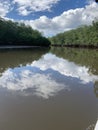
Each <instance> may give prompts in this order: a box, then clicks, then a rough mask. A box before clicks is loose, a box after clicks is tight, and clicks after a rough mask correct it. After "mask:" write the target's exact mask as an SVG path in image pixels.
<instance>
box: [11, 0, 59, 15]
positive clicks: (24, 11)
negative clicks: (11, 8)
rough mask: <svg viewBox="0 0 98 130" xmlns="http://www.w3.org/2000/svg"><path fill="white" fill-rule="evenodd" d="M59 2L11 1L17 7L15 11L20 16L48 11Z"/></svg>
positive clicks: (56, 0) (52, 0) (44, 0)
mask: <svg viewBox="0 0 98 130" xmlns="http://www.w3.org/2000/svg"><path fill="white" fill-rule="evenodd" d="M58 1H59V0H13V4H17V5H18V9H17V11H18V12H19V14H20V15H28V14H30V13H31V12H39V11H45V10H47V11H50V10H51V8H52V7H53V5H55V4H57V3H58Z"/></svg>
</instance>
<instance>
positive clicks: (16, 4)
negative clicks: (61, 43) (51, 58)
mask: <svg viewBox="0 0 98 130" xmlns="http://www.w3.org/2000/svg"><path fill="white" fill-rule="evenodd" d="M0 16H1V17H3V18H5V19H10V20H13V21H18V22H24V23H25V24H26V25H30V26H31V27H32V28H33V29H37V30H39V31H40V32H41V33H42V34H43V35H44V36H46V37H50V36H54V35H56V34H58V33H62V32H64V31H68V30H71V29H75V28H77V27H79V26H83V25H90V24H92V21H93V20H95V19H97V18H98V3H96V2H95V1H94V0H0Z"/></svg>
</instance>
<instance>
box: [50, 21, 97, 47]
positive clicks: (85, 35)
mask: <svg viewBox="0 0 98 130" xmlns="http://www.w3.org/2000/svg"><path fill="white" fill-rule="evenodd" d="M49 40H50V41H51V44H52V45H54V46H71V47H72V46H73V47H98V21H96V22H95V21H93V23H92V25H89V26H86V25H85V26H82V27H79V28H77V29H73V30H70V31H67V32H64V33H60V34H57V35H56V36H54V37H52V38H49Z"/></svg>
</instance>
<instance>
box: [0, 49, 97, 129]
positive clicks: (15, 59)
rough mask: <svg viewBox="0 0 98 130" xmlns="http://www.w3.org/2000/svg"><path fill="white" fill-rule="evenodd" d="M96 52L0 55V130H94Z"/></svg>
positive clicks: (3, 52)
mask: <svg viewBox="0 0 98 130" xmlns="http://www.w3.org/2000/svg"><path fill="white" fill-rule="evenodd" d="M97 118H98V50H88V49H69V48H51V50H45V49H37V50H36V49H32V50H0V130H93V129H92V128H93V127H94V125H95V123H96V121H97Z"/></svg>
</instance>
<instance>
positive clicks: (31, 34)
mask: <svg viewBox="0 0 98 130" xmlns="http://www.w3.org/2000/svg"><path fill="white" fill-rule="evenodd" d="M5 45H13V46H17V45H18V46H19V45H21V46H49V45H50V41H49V40H48V39H47V38H45V37H44V36H42V34H41V33H40V32H39V31H37V30H33V29H32V28H31V27H30V26H26V25H25V24H24V23H18V22H12V21H11V20H5V19H3V18H0V46H5Z"/></svg>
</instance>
